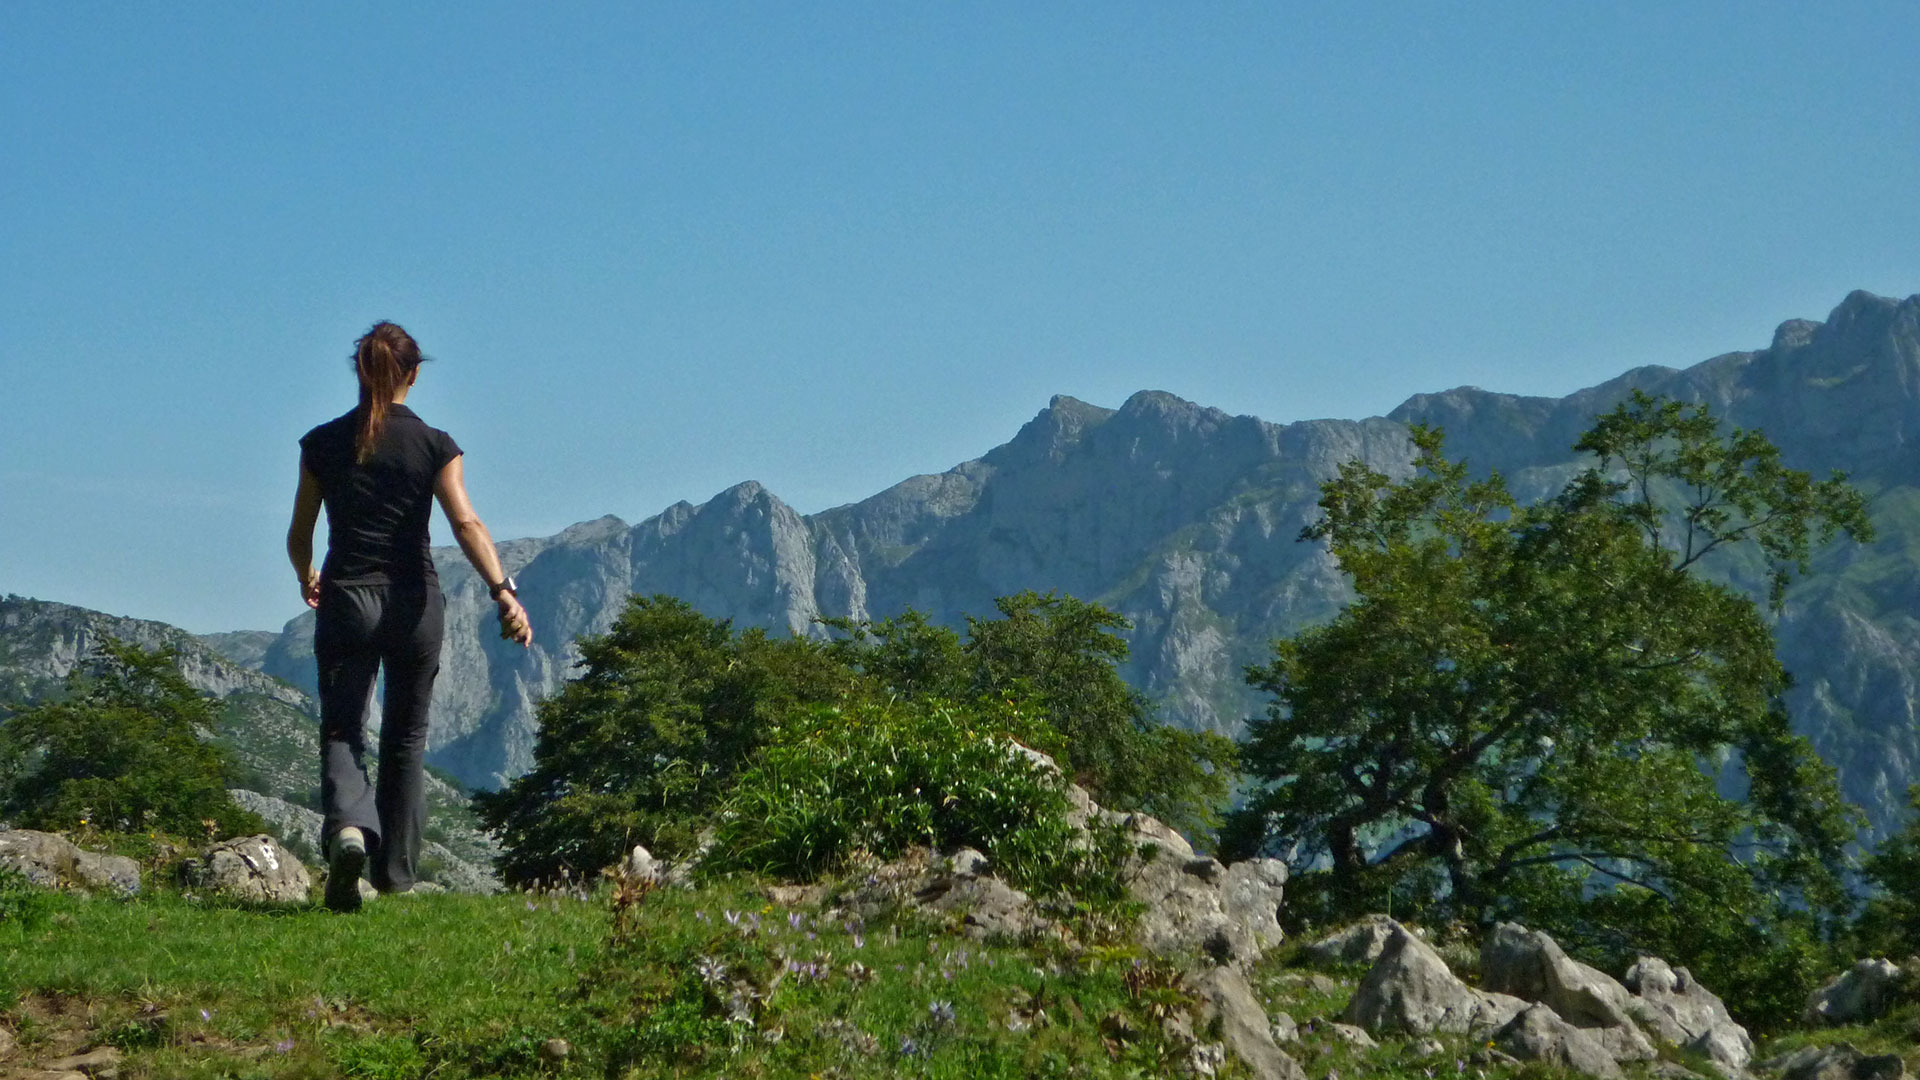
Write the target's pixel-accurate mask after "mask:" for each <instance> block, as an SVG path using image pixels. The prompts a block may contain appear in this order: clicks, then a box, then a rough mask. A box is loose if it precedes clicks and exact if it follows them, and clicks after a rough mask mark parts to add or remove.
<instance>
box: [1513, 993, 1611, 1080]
mask: <svg viewBox="0 0 1920 1080" xmlns="http://www.w3.org/2000/svg"><path fill="white" fill-rule="evenodd" d="M1493 1041H1494V1045H1496V1046H1498V1047H1500V1048H1501V1049H1502V1050H1505V1051H1506V1052H1507V1053H1509V1054H1512V1055H1513V1056H1514V1057H1516V1058H1519V1059H1520V1060H1521V1061H1540V1062H1545V1063H1546V1064H1548V1065H1558V1066H1560V1067H1562V1068H1566V1069H1572V1070H1573V1071H1574V1072H1577V1073H1583V1074H1585V1075H1587V1076H1594V1077H1600V1078H1601V1080H1617V1078H1618V1077H1620V1076H1622V1075H1624V1074H1623V1073H1621V1071H1620V1065H1619V1063H1618V1062H1616V1061H1615V1060H1614V1055H1613V1054H1612V1053H1611V1052H1609V1051H1608V1049H1607V1048H1606V1047H1605V1046H1603V1045H1601V1042H1600V1040H1599V1039H1597V1038H1595V1037H1594V1033H1593V1031H1592V1030H1590V1029H1587V1028H1582V1027H1578V1026H1576V1025H1574V1024H1571V1023H1568V1022H1567V1021H1566V1020H1565V1019H1563V1018H1562V1017H1561V1016H1560V1015H1559V1014H1558V1013H1556V1012H1554V1010H1552V1009H1550V1008H1548V1007H1547V1006H1545V1005H1532V1006H1529V1007H1528V1008H1526V1009H1525V1010H1523V1011H1522V1012H1521V1013H1520V1015H1518V1016H1516V1017H1514V1018H1513V1019H1512V1020H1510V1021H1508V1023H1507V1025H1506V1026H1505V1027H1503V1028H1501V1029H1500V1031H1499V1033H1498V1034H1496V1035H1495V1036H1494V1038H1493Z"/></svg>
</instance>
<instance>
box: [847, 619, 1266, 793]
mask: <svg viewBox="0 0 1920 1080" xmlns="http://www.w3.org/2000/svg"><path fill="white" fill-rule="evenodd" d="M994 606H995V608H997V609H998V611H999V613H1000V617H999V618H982V617H977V616H968V617H967V637H966V640H965V641H964V642H962V641H961V639H960V636H959V635H958V634H956V633H954V632H953V631H952V630H949V629H947V628H945V627H939V626H934V625H932V624H930V623H928V622H927V620H926V617H925V616H924V615H921V614H920V613H919V612H917V611H911V610H909V611H907V612H906V613H905V614H903V615H901V616H899V617H897V618H891V619H884V620H881V621H879V622H860V623H856V622H852V621H850V620H846V619H832V620H826V622H827V623H828V625H830V626H833V627H835V628H836V629H839V630H842V631H843V632H846V633H847V634H849V635H850V636H849V637H848V638H846V639H844V640H842V641H840V642H836V643H835V645H834V648H835V649H836V651H837V654H838V655H840V656H841V657H843V658H844V659H845V661H846V662H847V663H848V664H849V665H850V666H852V667H854V668H856V669H857V670H859V671H861V672H863V673H864V674H866V675H868V676H870V677H872V678H874V679H876V680H878V681H879V682H880V683H881V684H882V685H884V686H886V687H888V688H890V689H893V690H895V691H898V692H900V693H905V694H910V695H923V696H932V697H941V698H948V699H954V700H972V701H975V702H979V703H982V705H981V707H994V706H995V705H996V704H1003V703H1007V702H1013V703H1017V704H1019V705H1020V706H1021V707H1023V708H1025V709H1027V710H1028V711H1030V712H1031V713H1032V714H1033V715H1034V716H1036V717H1037V718H1038V719H1039V720H1040V721H1041V725H1040V726H1039V728H1038V730H1036V731H1034V732H1033V733H1032V738H1033V739H1035V740H1037V741H1038V742H1039V745H1038V746H1036V749H1042V750H1046V751H1047V752H1049V753H1052V754H1054V755H1055V756H1056V757H1058V758H1060V760H1061V761H1062V763H1063V765H1064V767H1065V768H1066V769H1067V771H1068V772H1069V773H1071V774H1072V775H1073V777H1074V779H1075V780H1076V781H1078V782H1079V783H1080V784H1082V785H1083V786H1085V787H1086V788H1087V789H1088V790H1089V791H1090V792H1091V793H1092V794H1093V796H1094V798H1096V799H1098V800H1100V802H1101V803H1102V804H1104V805H1106V806H1108V807H1110V808H1112V809H1117V810H1130V811H1131V810H1138V811H1145V812H1147V813H1151V814H1153V815H1154V816H1156V817H1159V818H1161V819H1162V820H1165V821H1166V822H1167V823H1168V824H1170V825H1173V826H1175V827H1176V828H1180V829H1185V830H1188V831H1197V830H1204V829H1208V828H1210V827H1212V826H1213V825H1214V824H1215V823H1216V820H1215V817H1214V814H1215V808H1216V807H1218V806H1219V805H1220V804H1221V803H1222V802H1223V801H1224V800H1225V798H1226V794H1227V786H1228V782H1229V779H1230V777H1231V776H1232V775H1233V769H1234V762H1235V751H1234V746H1233V743H1232V742H1231V741H1230V740H1228V739H1226V738H1224V737H1222V736H1220V735H1216V734H1213V733H1211V732H1192V731H1185V730H1182V729H1179V728H1174V727H1169V726H1167V725H1164V724H1161V723H1160V722H1159V721H1158V720H1157V719H1156V717H1155V715H1154V710H1153V707H1152V705H1151V704H1150V703H1148V701H1147V700H1146V698H1145V697H1143V696H1142V695H1141V694H1140V693H1139V692H1138V691H1137V690H1135V689H1133V688H1132V687H1131V686H1128V685H1127V682H1126V680H1125V679H1124V678H1122V677H1121V675H1120V670H1119V666H1118V665H1119V664H1120V662H1121V661H1123V660H1125V659H1126V658H1127V642H1126V639H1125V638H1122V637H1121V636H1120V632H1121V631H1124V630H1126V629H1128V628H1129V626H1130V624H1129V623H1128V622H1127V620H1126V618H1125V617H1123V616H1121V615H1120V614H1118V613H1116V612H1114V611H1111V610H1109V609H1107V608H1105V607H1103V606H1101V605H1099V604H1095V603H1089V602H1087V601H1085V600H1080V599H1076V598H1075V597H1071V596H1061V595H1057V594H1055V593H1047V594H1045V595H1041V594H1039V593H1035V592H1032V591H1027V592H1022V593H1019V594H1017V595H1014V596H1005V597H1001V598H1000V599H998V600H996V601H994Z"/></svg>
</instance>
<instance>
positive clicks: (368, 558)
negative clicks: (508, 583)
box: [300, 405, 460, 585]
mask: <svg viewBox="0 0 1920 1080" xmlns="http://www.w3.org/2000/svg"><path fill="white" fill-rule="evenodd" d="M359 429H360V411H359V410H358V409H355V410H354V411H353V412H350V413H348V414H346V415H345V416H341V417H337V418H335V419H332V420H329V421H327V422H326V423H324V424H321V425H320V426H319V427H317V428H314V429H313V430H312V431H309V432H307V433H306V434H305V435H303V436H301V437H300V464H301V465H303V466H304V467H305V468H306V470H307V471H308V472H310V473H312V474H313V475H314V476H315V477H317V478H318V479H319V481H320V498H321V500H322V502H323V503H324V504H325V506H326V508H327V561H326V562H325V563H324V564H323V565H322V566H321V568H320V575H321V577H323V578H325V579H326V580H327V581H330V582H332V583H334V584H337V585H406V584H416V583H420V582H435V583H437V582H438V581H439V577H438V575H437V574H435V573H434V569H433V555H432V553H431V552H429V551H428V549H427V519H428V517H429V516H430V515H431V514H432V513H433V481H434V478H435V477H436V476H438V475H440V470H441V468H442V467H444V466H445V465H446V463H447V462H449V461H452V460H453V459H454V458H457V457H459V456H460V447H459V445H458V444H456V443H455V442H454V441H453V436H451V435H449V434H447V433H446V432H444V431H441V430H440V429H439V428H432V427H428V426H427V425H426V423H425V422H424V421H422V420H421V419H420V417H418V416H417V415H415V414H414V411H413V410H412V409H409V408H407V407H406V406H405V405H394V406H391V407H390V408H388V410H387V423H386V426H385V427H384V428H383V429H382V430H381V432H380V444H379V445H378V446H376V447H374V450H373V456H372V457H370V458H368V459H367V463H366V464H365V465H360V464H357V463H355V461H354V452H353V439H354V435H355V433H356V432H358V431H359Z"/></svg>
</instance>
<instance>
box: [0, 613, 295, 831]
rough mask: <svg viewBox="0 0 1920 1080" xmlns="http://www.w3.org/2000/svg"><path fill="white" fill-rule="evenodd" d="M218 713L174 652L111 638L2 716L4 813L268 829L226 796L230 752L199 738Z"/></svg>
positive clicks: (56, 820) (149, 825)
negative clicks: (30, 701) (63, 678)
mask: <svg viewBox="0 0 1920 1080" xmlns="http://www.w3.org/2000/svg"><path fill="white" fill-rule="evenodd" d="M218 722H219V706H218V704H217V703H216V702H215V701H214V700H213V699H212V698H209V697H207V696H206V695H204V694H202V693H200V692H199V691H197V690H195V689H194V688H193V687H192V686H190V685H188V683H187V681H186V679H185V678H183V677H182V676H181V675H180V671H179V668H178V661H177V657H176V656H175V654H174V652H173V651H172V650H171V649H162V650H160V651H157V652H149V651H147V650H144V649H141V648H138V647H136V646H133V645H127V644H123V643H121V642H119V641H116V640H114V639H112V638H106V639H104V640H103V641H102V642H101V643H100V645H99V651H98V653H97V654H96V655H95V656H94V657H92V658H91V659H90V660H89V661H88V662H87V663H85V664H82V665H80V666H77V667H76V668H75V669H74V670H73V672H72V674H71V675H69V676H68V679H67V685H66V693H65V695H64V696H63V697H62V698H60V699H59V700H55V701H47V702H42V703H40V704H38V705H34V706H30V707H27V708H24V709H19V710H17V711H15V712H14V713H13V714H12V715H11V716H9V717H8V718H7V720H6V723H5V724H4V725H0V816H4V817H7V818H10V819H12V820H13V821H15V822H16V823H18V824H21V825H26V826H30V827H33V828H43V829H98V830H106V831H114V832H122V833H128V832H144V831H147V830H159V831H161V832H167V833H176V834H180V835H187V836H195V835H200V834H201V833H202V832H204V831H205V829H206V828H207V825H206V823H207V822H212V823H213V825H212V827H213V828H214V829H215V830H217V831H219V832H220V833H221V834H222V835H225V836H232V835H236V834H240V833H251V832H262V831H265V828H266V825H265V823H264V822H262V821H261V820H260V818H259V817H258V816H257V815H255V814H252V813H250V812H248V811H246V810H243V809H241V808H240V807H238V806H236V805H234V802H233V800H232V799H231V798H230V797H228V795H227V787H228V784H229V782H230V780H231V779H232V777H233V767H232V763H231V762H230V760H229V759H228V757H227V756H226V755H225V754H224V753H223V752H222V751H221V750H220V749H219V748H218V747H216V746H214V745H212V744H210V743H207V742H205V741H203V736H204V735H206V734H208V733H211V732H212V731H213V730H214V729H215V727H216V726H217V724H218Z"/></svg>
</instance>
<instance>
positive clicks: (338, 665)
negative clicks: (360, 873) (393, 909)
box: [313, 582, 446, 892]
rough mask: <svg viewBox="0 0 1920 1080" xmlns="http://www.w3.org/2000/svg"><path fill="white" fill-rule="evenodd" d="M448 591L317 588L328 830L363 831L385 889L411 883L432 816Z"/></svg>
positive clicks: (373, 872) (429, 587) (374, 872)
mask: <svg viewBox="0 0 1920 1080" xmlns="http://www.w3.org/2000/svg"><path fill="white" fill-rule="evenodd" d="M445 614H446V606H445V600H444V599H443V598H442V597H441V595H440V586H439V585H438V584H435V583H431V582H429V583H426V584H419V585H328V584H323V585H322V587H321V590H320V611H319V618H318V621H317V622H316V624H315V626H314V632H313V654H314V658H315V659H316V660H317V661H319V665H320V807H321V811H322V813H323V814H324V815H325V817H326V823H325V825H324V826H323V832H322V836H323V838H324V839H328V840H330V839H331V838H332V837H333V834H334V833H336V832H338V831H340V830H341V829H343V828H346V827H347V826H349V825H352V826H356V827H358V828H359V829H360V830H361V831H362V832H364V833H366V835H367V843H368V850H369V853H370V855H371V859H370V862H369V869H368V877H370V878H372V879H373V884H374V887H375V888H378V889H380V890H381V891H382V892H389V891H405V890H407V889H409V888H412V887H413V883H414V873H415V871H416V869H417V868H418V866H419V862H420V832H421V830H422V829H423V828H425V826H426V821H427V807H426V780H425V777H424V776H423V775H422V774H423V770H424V766H425V763H426V752H427V705H428V703H429V702H430V701H431V700H432V698H433V679H434V676H436V675H438V674H439V673H440V637H441V632H442V629H443V626H444V620H445ZM383 665H384V666H385V668H386V686H385V692H384V697H385V702H386V707H385V709H384V710H383V712H382V716H381V723H380V773H379V780H378V782H377V784H376V783H370V782H369V781H368V778H367V762H366V752H367V709H368V706H369V705H370V704H371V701H372V697H373V677H374V673H375V672H376V671H378V670H379V669H380V668H381V667H382V666H383Z"/></svg>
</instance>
